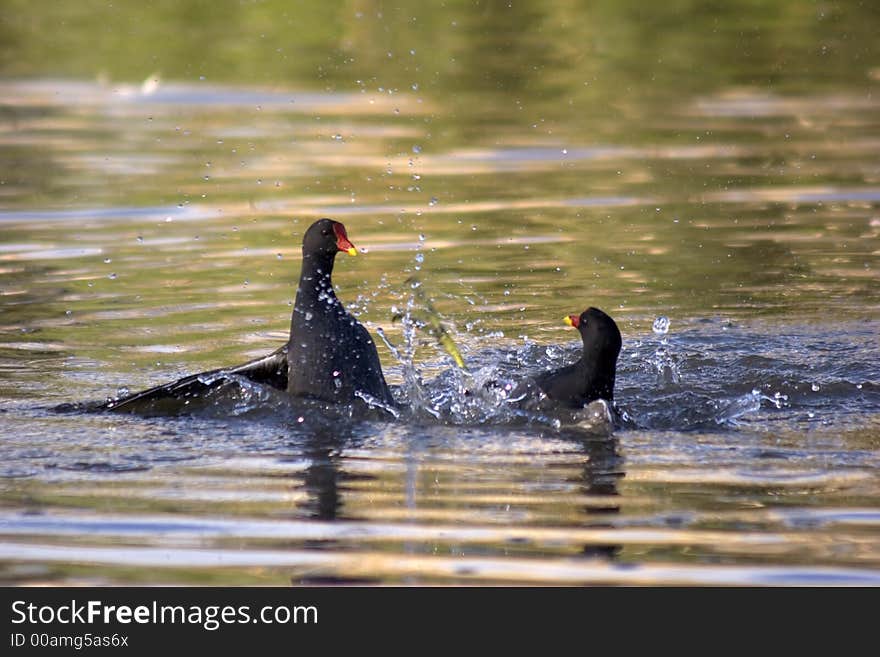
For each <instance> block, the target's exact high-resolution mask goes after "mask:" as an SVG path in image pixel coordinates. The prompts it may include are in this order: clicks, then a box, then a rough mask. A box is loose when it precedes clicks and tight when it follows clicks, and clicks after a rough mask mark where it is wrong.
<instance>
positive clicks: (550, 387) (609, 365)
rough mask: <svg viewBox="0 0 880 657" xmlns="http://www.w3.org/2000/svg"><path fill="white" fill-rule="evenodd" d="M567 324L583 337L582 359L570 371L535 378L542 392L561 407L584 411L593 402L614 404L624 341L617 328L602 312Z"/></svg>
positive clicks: (593, 311)
mask: <svg viewBox="0 0 880 657" xmlns="http://www.w3.org/2000/svg"><path fill="white" fill-rule="evenodd" d="M565 323H566V324H568V325H569V326H573V327H575V328H576V329H577V330H578V333H580V334H581V339H582V340H583V341H584V351H583V353H582V354H581V359H580V360H579V361H578V362H576V363H574V364H572V365H568V366H567V367H561V368H559V369H557V370H551V371H549V372H544V373H543V374H540V375H538V376H536V377H535V384H537V386H538V388H540V389H541V391H542V392H543V393H544V394H545V395H547V397H549V398H550V399H552V400H553V401H554V402H556V403H557V404H558V405H560V406H563V407H567V408H583V407H584V406H586V405H587V404H589V403H590V402H591V401H595V400H596V399H604V400H605V401H607V402H611V401H613V400H614V376H615V374H616V372H617V356H618V355H619V354H620V347H621V339H620V330H619V329H618V328H617V324H616V323H615V322H614V320H613V319H611V318H610V317H609V316H608V315H606V314H605V313H604V312H602V311H601V310H599V309H598V308H587V309H586V310H585V311H584V312H582V313H581V314H580V315H569V316H568V317H566V318H565Z"/></svg>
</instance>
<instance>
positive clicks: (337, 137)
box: [333, 134, 342, 141]
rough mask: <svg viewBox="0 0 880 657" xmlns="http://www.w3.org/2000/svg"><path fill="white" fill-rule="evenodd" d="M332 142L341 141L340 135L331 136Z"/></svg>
mask: <svg viewBox="0 0 880 657" xmlns="http://www.w3.org/2000/svg"><path fill="white" fill-rule="evenodd" d="M333 140H334V141H342V135H340V134H336V135H333Z"/></svg>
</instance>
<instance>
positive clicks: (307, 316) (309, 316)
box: [306, 311, 314, 322]
mask: <svg viewBox="0 0 880 657" xmlns="http://www.w3.org/2000/svg"><path fill="white" fill-rule="evenodd" d="M312 317H314V315H312V313H310V312H308V311H306V321H307V322H308V321H310V320H311V319H312Z"/></svg>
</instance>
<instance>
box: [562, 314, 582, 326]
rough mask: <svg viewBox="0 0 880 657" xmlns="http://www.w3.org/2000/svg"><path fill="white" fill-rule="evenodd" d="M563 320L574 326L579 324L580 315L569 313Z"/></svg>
mask: <svg viewBox="0 0 880 657" xmlns="http://www.w3.org/2000/svg"><path fill="white" fill-rule="evenodd" d="M564 321H565V323H566V324H567V325H568V326H574V327H575V328H577V327H578V326H580V325H581V318H580V315H569V316H568V317H566V318H565V320H564Z"/></svg>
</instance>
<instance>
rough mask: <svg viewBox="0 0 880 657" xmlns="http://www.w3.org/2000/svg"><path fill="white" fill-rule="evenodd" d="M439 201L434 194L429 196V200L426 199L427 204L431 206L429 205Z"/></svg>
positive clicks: (432, 205)
mask: <svg viewBox="0 0 880 657" xmlns="http://www.w3.org/2000/svg"><path fill="white" fill-rule="evenodd" d="M439 202H440V201H439V200H438V199H437V197H436V196H432V197H431V200H430V201H428V205H429V206H431V207H434V206H435V205H437V204H438V203H439Z"/></svg>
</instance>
